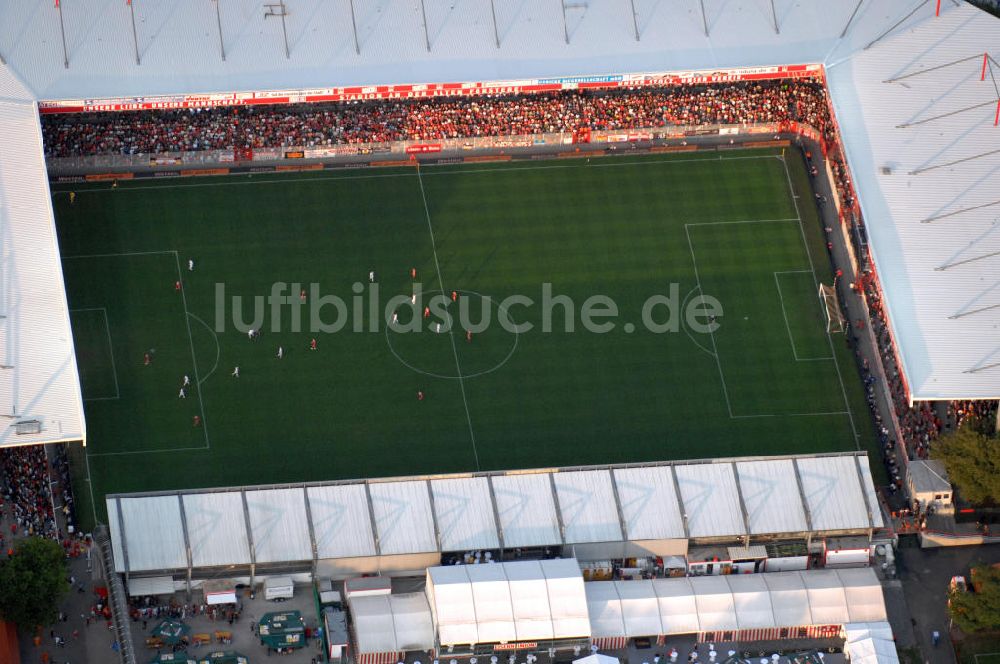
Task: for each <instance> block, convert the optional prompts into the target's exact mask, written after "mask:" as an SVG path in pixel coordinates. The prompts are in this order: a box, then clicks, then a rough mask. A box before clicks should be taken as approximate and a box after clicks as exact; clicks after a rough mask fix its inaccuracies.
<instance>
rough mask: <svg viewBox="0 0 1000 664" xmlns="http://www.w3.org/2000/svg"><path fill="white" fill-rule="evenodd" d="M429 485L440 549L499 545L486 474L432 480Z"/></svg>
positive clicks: (488, 547) (468, 549)
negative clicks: (439, 534) (484, 475)
mask: <svg viewBox="0 0 1000 664" xmlns="http://www.w3.org/2000/svg"><path fill="white" fill-rule="evenodd" d="M431 489H432V490H433V492H434V514H435V515H436V516H437V524H438V529H439V530H440V532H441V550H442V551H474V550H477V549H499V548H500V540H499V539H498V538H497V526H496V519H495V518H494V516H493V500H492V499H491V498H490V486H489V480H488V479H487V478H485V477H457V478H453V479H441V480H431Z"/></svg>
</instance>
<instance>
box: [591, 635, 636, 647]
mask: <svg viewBox="0 0 1000 664" xmlns="http://www.w3.org/2000/svg"><path fill="white" fill-rule="evenodd" d="M591 641H593V643H594V645H595V646H597V647H598V648H599V649H601V650H623V649H624V648H625V647H626V646H627V645H628V637H627V636H595V637H594V638H593V639H591Z"/></svg>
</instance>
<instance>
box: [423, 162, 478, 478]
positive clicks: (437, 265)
mask: <svg viewBox="0 0 1000 664" xmlns="http://www.w3.org/2000/svg"><path fill="white" fill-rule="evenodd" d="M417 182H419V183H420V198H422V199H423V201H424V215H425V216H426V217H427V230H428V231H429V232H430V234H431V251H432V252H433V253H434V267H435V269H437V273H438V286H440V287H441V293H443V294H445V296H447V292H448V291H446V290H445V289H444V280H443V279H442V277H441V263H439V262H438V254H437V244H436V243H435V241H434V227H433V226H432V225H431V211H430V208H429V207H427V193H426V192H425V191H424V178H423V176H422V175H420V166H419V165H418V166H417ZM448 338H449V339H450V340H451V352H452V354H453V355H454V356H455V371H456V373H457V375H458V386H459V388H460V389H461V390H462V403H464V404H465V421H466V422H468V423H469V437H470V438H471V439H472V454H473V455H474V456H475V458H476V470H481V467H480V465H479V450H478V449H476V434H475V432H474V431H473V430H472V415H470V414H469V400H468V398H467V397H466V396H465V380H464V379H463V378H462V365H461V364H459V361H458V347H457V346H456V345H455V330H454V328H453V327H451V328H449V329H448Z"/></svg>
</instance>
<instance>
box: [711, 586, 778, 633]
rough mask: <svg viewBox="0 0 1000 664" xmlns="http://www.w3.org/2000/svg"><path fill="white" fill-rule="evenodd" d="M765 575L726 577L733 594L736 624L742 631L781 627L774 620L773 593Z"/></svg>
mask: <svg viewBox="0 0 1000 664" xmlns="http://www.w3.org/2000/svg"><path fill="white" fill-rule="evenodd" d="M764 576H765V575H764V574H731V575H729V576H727V577H724V578H725V579H726V580H727V581H728V582H729V589H730V590H731V591H732V593H733V606H734V607H735V608H736V622H737V623H739V626H740V629H758V628H764V627H780V625H778V624H777V623H776V622H775V620H774V610H773V607H772V598H771V593H770V592H768V588H767V584H766V583H765V582H764V579H763V577H764Z"/></svg>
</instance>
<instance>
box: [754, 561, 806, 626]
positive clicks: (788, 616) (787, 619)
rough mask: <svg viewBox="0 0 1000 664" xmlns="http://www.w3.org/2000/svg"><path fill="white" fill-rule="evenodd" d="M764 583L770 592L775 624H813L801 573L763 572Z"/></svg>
mask: <svg viewBox="0 0 1000 664" xmlns="http://www.w3.org/2000/svg"><path fill="white" fill-rule="evenodd" d="M764 583H766V584H767V589H768V591H769V592H770V593H771V609H772V611H773V612H774V622H775V623H776V624H777V625H779V626H781V627H795V626H798V625H812V624H815V621H814V620H813V617H812V611H811V610H810V607H809V594H808V593H807V592H806V585H805V582H804V581H803V580H802V575H801V574H781V573H775V574H765V575H764Z"/></svg>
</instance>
